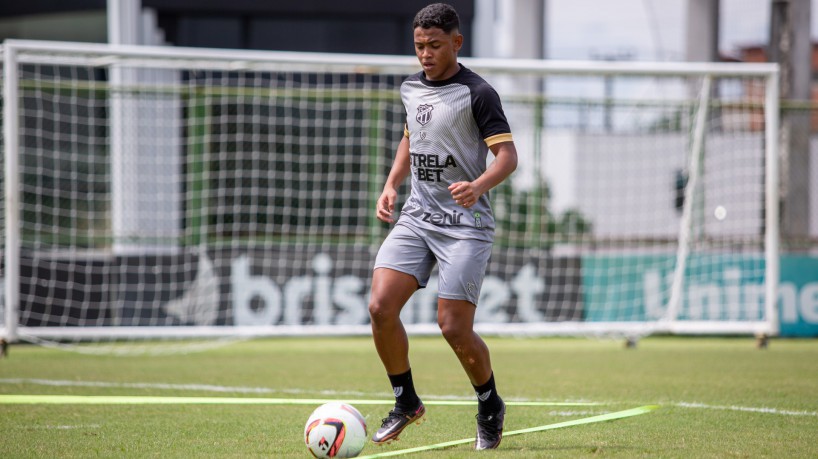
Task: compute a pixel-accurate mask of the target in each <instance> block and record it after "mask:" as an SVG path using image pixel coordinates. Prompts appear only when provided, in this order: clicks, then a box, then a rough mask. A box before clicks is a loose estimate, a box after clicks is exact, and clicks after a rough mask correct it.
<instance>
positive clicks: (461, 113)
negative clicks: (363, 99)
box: [369, 3, 517, 449]
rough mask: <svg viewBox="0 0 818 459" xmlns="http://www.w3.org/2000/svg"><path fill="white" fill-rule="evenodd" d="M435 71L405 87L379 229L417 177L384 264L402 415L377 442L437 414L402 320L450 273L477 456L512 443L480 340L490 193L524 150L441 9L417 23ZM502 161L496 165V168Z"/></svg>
mask: <svg viewBox="0 0 818 459" xmlns="http://www.w3.org/2000/svg"><path fill="white" fill-rule="evenodd" d="M412 27H413V29H414V42H415V53H416V54H417V57H418V60H419V61H420V64H421V65H422V67H423V70H422V71H421V72H419V73H417V74H415V75H413V76H411V77H409V78H407V79H406V80H405V81H404V82H403V84H402V85H401V89H400V93H401V98H402V100H403V103H404V106H405V107H406V115H407V116H406V125H405V128H404V137H403V138H402V140H401V142H400V144H399V145H398V149H397V153H396V155H395V160H394V164H393V165H392V169H391V171H390V173H389V177H388V178H387V180H386V184H385V185H384V189H383V193H382V194H381V196H380V197H379V198H378V202H377V217H378V219H380V220H382V221H384V222H388V223H394V220H393V217H392V214H393V211H394V209H395V201H396V200H397V189H398V187H399V186H400V184H401V183H402V182H403V181H404V179H405V178H406V177H407V176H408V175H409V174H410V173H411V174H412V191H411V194H410V196H409V198H408V199H407V201H406V203H405V204H404V206H403V209H402V211H401V215H400V218H399V220H398V222H397V224H396V225H395V227H394V228H393V229H392V231H391V232H390V234H389V236H388V237H387V238H386V240H385V241H384V243H383V245H382V246H381V248H380V250H379V252H378V255H377V258H376V260H375V267H374V273H373V276H372V292H371V297H370V298H371V299H370V303H369V314H370V317H371V319H372V335H373V339H374V341H375V347H376V348H377V351H378V355H379V356H380V358H381V361H382V362H383V365H384V368H385V369H386V373H387V375H388V376H389V380H390V382H391V384H392V388H393V391H394V394H395V407H394V409H393V410H392V411H390V412H389V415H388V416H387V417H386V418H385V419H384V420H383V425H382V426H381V428H380V429H379V430H378V431H377V432H376V433H375V434H374V435H373V437H372V441H373V442H375V443H378V444H382V443H387V442H390V441H392V440H395V439H397V438H398V435H400V433H401V432H402V431H403V429H404V428H405V427H406V426H407V425H409V424H411V423H412V422H418V423H420V421H421V420H422V419H423V417H424V415H425V412H426V409H425V408H424V406H423V403H422V402H421V400H420V398H419V397H418V395H417V394H416V392H415V388H414V385H413V383H412V373H411V369H410V365H409V344H408V339H407V335H406V331H405V329H404V327H403V324H402V323H401V321H400V311H401V308H403V306H404V304H405V303H406V301H407V300H408V299H409V297H411V295H412V294H413V293H414V292H415V291H416V290H417V289H418V288H423V287H425V286H426V283H427V282H428V280H429V277H430V273H431V271H432V268H433V265H434V264H435V263H437V264H438V269H439V289H438V290H439V292H438V314H437V320H438V325H439V326H440V329H441V331H442V334H443V336H444V337H445V339H446V341H447V342H448V343H449V345H450V346H451V348H452V349H453V350H454V352H455V354H456V355H457V358H458V359H459V360H460V363H461V365H462V366H463V369H464V370H465V371H466V374H467V375H468V377H469V380H470V381H471V384H472V386H473V387H474V390H475V391H476V393H477V399H478V414H477V441H476V443H475V448H476V449H492V448H496V447H497V446H498V445H499V444H500V440H501V439H502V433H503V419H504V416H505V410H506V407H505V404H504V403H503V400H502V399H501V398H500V397H499V395H498V394H497V390H496V388H495V385H494V374H493V372H492V368H491V360H490V357H489V350H488V347H486V344H485V342H483V340H482V339H481V338H480V337H479V336H478V335H477V334H476V333H475V332H474V315H475V308H476V305H477V299H478V298H479V296H480V287H481V285H482V282H483V277H484V273H485V269H486V265H487V263H488V259H489V255H490V253H491V246H492V243H493V241H494V219H493V216H492V211H491V206H490V205H489V197H488V191H489V190H490V189H492V188H494V187H495V186H497V185H498V184H499V183H501V182H502V181H503V180H505V179H506V177H508V176H509V175H510V174H511V173H512V172H513V171H514V169H515V168H516V167H517V150H516V149H515V147H514V143H513V141H512V137H511V131H510V129H509V126H508V122H507V121H506V117H505V115H504V113H503V109H502V107H501V105H500V99H499V97H498V95H497V93H496V92H495V91H494V89H492V88H491V86H489V85H488V83H486V82H485V81H484V80H483V79H482V78H480V77H479V76H478V75H477V74H475V73H473V72H472V71H471V70H469V69H467V68H465V67H463V66H462V65H460V64H459V63H458V62H457V53H458V51H459V50H460V48H461V47H462V46H463V35H461V34H460V32H459V19H458V16H457V12H456V11H455V10H454V8H452V7H451V6H449V5H446V4H441V3H436V4H433V5H429V6H427V7H425V8H423V9H422V10H420V11H419V12H418V13H417V15H416V16H415V20H414V22H413V26H412ZM489 151H491V152H492V154H493V155H494V161H493V162H492V164H491V166H490V167H488V168H486V156H487V154H488V152H489Z"/></svg>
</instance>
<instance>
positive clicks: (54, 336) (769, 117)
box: [0, 40, 779, 342]
mask: <svg viewBox="0 0 818 459" xmlns="http://www.w3.org/2000/svg"><path fill="white" fill-rule="evenodd" d="M0 55H2V59H3V77H2V81H3V115H2V120H3V129H4V130H3V133H4V136H3V139H4V140H3V150H4V173H5V181H4V183H5V220H4V225H5V228H4V230H3V234H4V236H5V241H4V248H3V258H4V260H5V264H4V266H5V268H4V276H3V277H4V280H5V286H4V293H3V296H4V301H3V302H2V304H3V306H4V308H3V310H4V317H3V323H2V324H0V325H2V327H0V338H2V339H5V340H6V341H9V342H15V341H19V340H26V341H32V340H34V341H36V340H97V339H125V338H127V339H134V338H137V339H138V338H144V339H158V338H168V337H175V338H213V337H245V338H246V337H258V336H291V335H337V334H342V335H350V334H351V335H357V334H368V333H369V332H370V328H369V326H368V325H355V326H287V325H281V326H258V327H256V326H184V327H22V326H19V325H18V321H19V316H18V309H19V305H20V290H19V282H20V272H19V269H18V268H19V260H20V244H21V241H20V213H21V208H20V206H21V203H20V201H19V190H20V186H21V184H20V181H19V180H20V170H19V167H20V166H19V164H18V156H19V148H20V145H19V137H18V136H19V132H20V126H19V125H18V116H19V106H18V91H19V88H18V78H19V75H18V68H19V66H20V65H22V64H35V63H42V64H62V65H72V64H78V63H80V61H81V62H83V63H87V62H88V59H89V58H90V59H92V60H93V61H94V65H97V66H100V67H108V68H111V67H115V66H116V65H118V64H121V63H123V62H126V61H128V60H139V61H141V62H149V63H150V64H151V65H152V66H153V67H152V68H182V67H181V66H184V68H185V69H196V68H206V69H217V70H224V71H235V70H252V71H277V70H282V69H286V70H287V71H295V70H303V71H310V72H323V71H327V72H329V71H345V72H350V73H379V72H382V73H392V74H405V75H409V74H412V73H415V72H417V71H418V69H419V67H418V65H417V61H416V59H415V58H414V57H412V56H377V55H351V54H320V53H294V52H268V51H236V50H212V49H200V48H180V47H147V46H126V45H106V44H81V43H65V42H39V41H26V40H7V41H6V42H5V43H4V44H3V46H2V54H0ZM77 56H82V58H81V59H80V58H78V57H77ZM460 61H461V62H462V63H463V64H464V65H466V66H467V67H469V68H471V69H473V70H475V71H476V72H478V73H488V74H507V75H571V74H577V73H581V74H587V75H598V76H606V75H637V76H682V77H687V76H699V77H709V76H712V77H725V76H727V77H729V76H752V77H757V78H760V79H763V81H764V83H765V100H764V123H765V128H764V138H765V146H764V152H765V166H764V167H765V172H764V174H765V184H764V186H765V190H764V194H765V203H764V205H765V209H764V210H765V215H766V216H765V235H764V258H765V268H764V270H765V273H764V278H765V285H764V313H765V319H764V320H762V321H744V322H719V321H715V322H714V321H695V320H694V321H676V320H675V317H672V316H671V317H666V318H664V319H663V320H659V321H655V322H583V321H577V322H547V321H545V322H539V323H528V324H498V325H492V324H485V323H484V324H478V326H477V330H478V331H479V332H482V333H488V334H498V335H504V334H509V335H599V334H614V335H618V336H643V335H646V334H651V333H674V334H675V333H679V334H741V335H763V336H775V335H777V334H778V330H779V323H778V312H777V297H778V292H777V289H778V279H779V228H778V220H779V197H778V196H779V190H778V188H779V158H778V156H779V152H778V150H779V146H778V138H779V68H778V66H777V65H776V64H761V63H759V64H745V63H689V62H686V63H671V62H661V63H660V62H590V61H587V62H586V61H554V60H527V59H514V60H507V59H494V58H492V59H483V58H461V59H460ZM84 65H86V64H84ZM705 96H706V94H705ZM705 101H706V97H705ZM702 116H705V117H706V113H705V114H703V115H702ZM692 181H693V182H695V180H692ZM683 224H684V223H683ZM681 231H682V233H683V234H684V232H685V229H684V228H682V230H681ZM684 250H685V248H684V247H680V249H679V258H680V259H683V258H684V256H685V254H684V253H683V251H684ZM677 283H678V281H676V280H674V283H673V284H674V286H673V290H674V292H675V293H674V299H673V300H672V301H677V299H676V297H677V296H678V292H677V290H678V288H679V286H678V285H677ZM670 310H671V311H674V310H675V307H673V306H671V308H670ZM407 330H408V331H409V332H410V333H412V334H435V333H438V332H439V330H438V329H437V327H436V326H427V325H409V326H407Z"/></svg>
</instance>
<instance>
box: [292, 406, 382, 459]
mask: <svg viewBox="0 0 818 459" xmlns="http://www.w3.org/2000/svg"><path fill="white" fill-rule="evenodd" d="M366 439H367V435H366V420H365V419H364V417H363V416H362V415H361V413H360V412H359V411H358V410H356V409H355V407H353V406H352V405H348V404H346V403H339V402H331V403H325V404H323V405H321V406H319V407H318V408H316V409H315V411H313V412H312V414H311V415H310V418H309V419H307V425H305V426H304V441H305V442H306V443H307V449H309V450H310V452H311V453H312V454H313V456H315V457H319V458H325V457H332V458H336V457H337V458H343V457H355V456H357V455H358V454H360V453H361V450H362V449H364V444H365V443H366Z"/></svg>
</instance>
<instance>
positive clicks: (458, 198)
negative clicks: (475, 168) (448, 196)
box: [449, 182, 483, 209]
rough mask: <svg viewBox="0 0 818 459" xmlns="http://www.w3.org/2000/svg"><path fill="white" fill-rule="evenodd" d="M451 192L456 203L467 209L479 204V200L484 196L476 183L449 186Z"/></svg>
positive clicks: (458, 183) (459, 183)
mask: <svg viewBox="0 0 818 459" xmlns="http://www.w3.org/2000/svg"><path fill="white" fill-rule="evenodd" d="M449 192H451V193H452V198H454V202H455V203H456V204H458V205H461V206H463V207H465V208H467V209H468V208H469V207H471V206H473V205H475V204H476V203H477V199H479V198H480V196H481V195H482V194H483V193H481V192H480V191H479V190H477V186H475V185H474V182H455V183H452V184H451V185H449Z"/></svg>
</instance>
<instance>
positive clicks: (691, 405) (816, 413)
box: [675, 402, 818, 416]
mask: <svg viewBox="0 0 818 459" xmlns="http://www.w3.org/2000/svg"><path fill="white" fill-rule="evenodd" d="M675 405H676V406H679V407H682V408H704V409H708V410H726V411H744V412H748V413H766V414H780V415H784V416H818V411H793V410H779V409H777V408H763V407H762V408H758V407H752V406H736V405H731V406H719V405H705V404H704V403H688V402H676V403H675Z"/></svg>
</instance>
